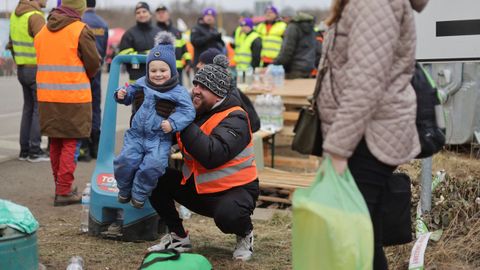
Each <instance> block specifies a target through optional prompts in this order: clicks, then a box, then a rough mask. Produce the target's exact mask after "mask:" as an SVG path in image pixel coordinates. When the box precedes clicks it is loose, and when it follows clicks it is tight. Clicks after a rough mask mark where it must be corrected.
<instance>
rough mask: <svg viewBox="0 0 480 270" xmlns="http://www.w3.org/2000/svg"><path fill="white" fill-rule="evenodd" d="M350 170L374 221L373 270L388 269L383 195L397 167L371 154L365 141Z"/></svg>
mask: <svg viewBox="0 0 480 270" xmlns="http://www.w3.org/2000/svg"><path fill="white" fill-rule="evenodd" d="M348 168H349V169H350V172H351V173H352V175H353V178H355V182H356V183H357V186H358V188H359V189H360V192H361V193H362V195H363V198H364V199H365V202H366V203H367V206H368V211H369V212H370V218H371V219H372V224H373V237H374V243H375V253H374V259H373V269H375V270H385V269H388V264H387V258H386V257H385V253H384V251H383V236H382V235H383V228H382V224H383V194H384V193H385V190H386V183H387V180H388V179H389V178H390V177H391V176H392V174H393V171H394V170H395V169H396V167H395V166H390V165H387V164H385V163H383V162H381V161H379V160H378V159H377V158H376V157H375V156H373V154H372V153H371V152H370V150H369V149H368V147H367V144H366V142H365V140H362V141H360V143H359V144H358V146H357V148H356V149H355V151H354V153H353V155H352V156H351V157H350V158H349V160H348Z"/></svg>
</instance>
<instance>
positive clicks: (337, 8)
mask: <svg viewBox="0 0 480 270" xmlns="http://www.w3.org/2000/svg"><path fill="white" fill-rule="evenodd" d="M347 3H348V0H334V2H333V3H332V7H331V8H330V14H329V15H328V18H327V19H326V20H325V23H326V24H327V25H328V26H330V25H332V24H334V23H336V22H338V20H340V17H341V16H342V11H343V9H344V8H345V6H346V5H347Z"/></svg>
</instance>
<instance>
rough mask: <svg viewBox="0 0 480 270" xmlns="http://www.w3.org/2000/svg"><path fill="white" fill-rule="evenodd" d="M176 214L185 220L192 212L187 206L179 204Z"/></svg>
mask: <svg viewBox="0 0 480 270" xmlns="http://www.w3.org/2000/svg"><path fill="white" fill-rule="evenodd" d="M178 215H179V216H180V218H181V219H183V220H185V219H189V218H190V217H191V216H192V212H190V210H188V208H186V207H185V206H183V205H180V207H178Z"/></svg>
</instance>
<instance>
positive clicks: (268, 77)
mask: <svg viewBox="0 0 480 270" xmlns="http://www.w3.org/2000/svg"><path fill="white" fill-rule="evenodd" d="M274 69H275V68H274V65H269V66H268V67H267V70H266V71H265V84H266V85H267V86H269V87H274V86H275V84H274Z"/></svg>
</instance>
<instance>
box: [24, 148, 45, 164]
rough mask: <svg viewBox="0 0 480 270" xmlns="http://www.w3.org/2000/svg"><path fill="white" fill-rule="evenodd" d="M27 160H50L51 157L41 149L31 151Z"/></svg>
mask: <svg viewBox="0 0 480 270" xmlns="http://www.w3.org/2000/svg"><path fill="white" fill-rule="evenodd" d="M27 160H28V161H30V162H41V161H50V157H49V156H48V154H47V153H45V152H44V151H43V150H42V149H39V150H37V151H35V152H30V153H29V154H28V158H27Z"/></svg>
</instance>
